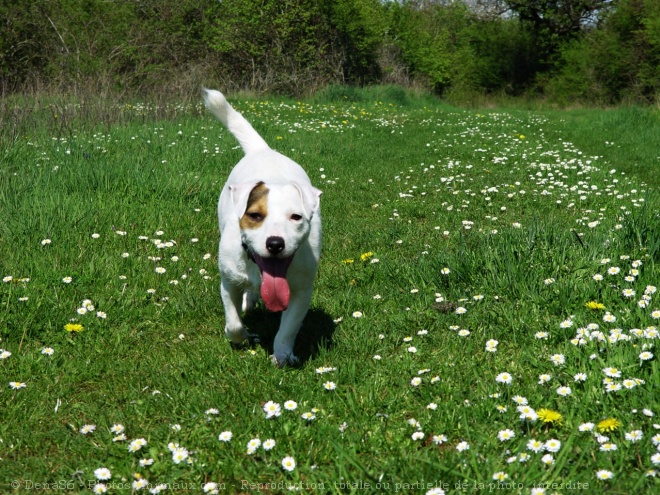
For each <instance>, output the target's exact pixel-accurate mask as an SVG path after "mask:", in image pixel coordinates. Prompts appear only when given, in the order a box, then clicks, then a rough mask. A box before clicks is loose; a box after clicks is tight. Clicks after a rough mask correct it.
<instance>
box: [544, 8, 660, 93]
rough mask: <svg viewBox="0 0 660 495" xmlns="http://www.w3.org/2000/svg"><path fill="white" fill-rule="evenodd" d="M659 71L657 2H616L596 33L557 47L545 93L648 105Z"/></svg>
mask: <svg viewBox="0 0 660 495" xmlns="http://www.w3.org/2000/svg"><path fill="white" fill-rule="evenodd" d="M659 67H660V4H658V3H657V2H655V1H653V0H621V2H620V3H619V5H618V8H617V9H616V10H614V11H612V12H611V13H610V14H609V15H608V16H607V17H606V18H605V19H604V20H603V22H602V26H601V27H600V28H599V29H594V30H591V31H590V32H589V33H587V34H586V35H585V36H584V37H583V38H581V39H576V40H573V41H571V42H570V43H568V44H566V45H564V46H563V48H562V51H561V58H560V61H559V63H558V71H557V74H556V75H555V77H554V78H553V79H552V80H551V81H550V84H549V90H550V92H551V94H552V95H553V97H554V98H557V99H562V98H563V99H565V100H575V99H581V100H585V101H592V102H595V103H600V104H614V103H617V102H619V101H621V100H628V101H634V102H638V103H652V102H654V101H656V99H657V97H658V94H660V69H659Z"/></svg>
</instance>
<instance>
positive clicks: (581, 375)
mask: <svg viewBox="0 0 660 495" xmlns="http://www.w3.org/2000/svg"><path fill="white" fill-rule="evenodd" d="M573 380H575V381H576V382H584V381H586V380H587V374H586V373H576V374H575V375H573Z"/></svg>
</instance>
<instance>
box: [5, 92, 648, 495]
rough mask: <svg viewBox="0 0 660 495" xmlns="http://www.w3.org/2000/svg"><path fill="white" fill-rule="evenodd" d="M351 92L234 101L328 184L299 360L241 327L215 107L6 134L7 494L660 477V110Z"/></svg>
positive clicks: (617, 486) (130, 114)
mask: <svg viewBox="0 0 660 495" xmlns="http://www.w3.org/2000/svg"><path fill="white" fill-rule="evenodd" d="M345 96H346V95H344V97H342V96H341V95H340V96H339V97H338V98H335V99H331V98H330V99H325V100H324V99H319V100H316V101H308V102H294V101H284V102H282V101H280V100H279V99H273V100H240V99H239V100H233V103H234V104H235V107H236V108H237V109H238V110H239V111H241V112H243V113H244V115H245V116H246V117H247V118H248V119H249V120H250V121H251V122H252V123H253V125H254V126H255V128H257V130H259V132H261V133H262V135H263V136H264V138H265V139H266V140H267V141H268V142H269V143H270V144H271V145H272V146H273V147H274V148H276V149H277V150H279V151H281V152H283V153H285V154H286V155H288V156H290V157H291V158H293V159H294V160H296V161H298V162H299V163H300V164H301V165H303V167H305V169H306V170H307V171H308V173H309V175H310V177H311V179H312V182H313V183H314V184H315V185H316V186H317V187H318V188H320V189H322V190H323V196H322V211H323V222H324V248H323V256H322V261H321V265H320V268H319V275H318V279H317V281H316V286H315V287H316V288H315V293H314V298H313V302H312V309H311V311H310V313H309V314H308V317H307V319H306V321H305V324H304V327H303V330H302V331H301V333H300V334H299V337H298V341H297V344H296V346H297V347H296V353H297V354H298V355H299V356H301V357H303V358H304V360H303V364H302V365H301V366H300V367H299V368H294V369H277V368H275V367H274V366H272V365H271V364H270V361H269V359H268V356H269V354H270V352H271V351H272V350H271V349H269V346H270V345H271V343H272V339H273V334H274V331H275V329H276V328H277V320H278V316H277V315H273V314H267V313H266V312H265V311H264V310H262V309H257V310H256V311H255V312H254V313H253V314H251V315H248V317H247V323H248V325H249V326H250V328H251V330H253V331H255V332H257V333H259V334H260V336H261V344H260V345H257V346H255V347H254V348H247V347H246V348H244V349H239V350H232V349H231V348H230V346H229V344H228V343H227V341H226V340H225V338H224V333H223V312H222V307H221V303H220V297H219V290H218V287H219V276H218V270H217V253H216V250H217V241H218V230H217V229H218V228H217V220H216V203H217V196H218V194H219V191H220V189H221V187H222V184H223V182H224V179H225V178H226V177H227V175H228V173H229V170H230V169H231V167H232V166H233V165H234V164H235V163H236V162H237V161H238V160H239V159H240V157H241V151H240V149H239V148H238V146H237V143H236V142H235V141H234V140H233V138H232V136H231V135H230V134H229V133H227V132H226V131H225V130H224V129H223V128H222V126H221V124H220V123H219V122H216V121H215V120H213V118H212V117H211V116H210V115H207V114H206V113H204V111H203V109H202V108H201V106H193V107H180V108H178V107H177V108H174V110H172V111H171V113H170V114H169V118H167V119H159V118H158V115H159V112H158V109H154V108H149V107H147V106H139V105H134V106H127V105H121V106H120V105H113V104H112V103H111V102H105V103H104V105H105V106H104V108H105V113H104V114H102V115H101V114H99V119H101V118H102V119H103V120H94V119H91V118H90V117H89V116H85V115H84V113H85V107H75V106H73V107H66V109H65V110H66V111H65V112H64V114H62V112H61V110H60V109H61V108H63V107H60V106H56V105H51V106H50V107H46V110H45V111H43V112H41V111H37V110H34V111H33V113H32V114H30V115H28V116H27V117H24V120H23V121H21V122H18V120H17V121H15V122H14V125H13V127H11V128H10V126H8V125H7V126H5V128H4V131H0V132H2V133H3V134H2V137H1V138H0V139H2V146H1V151H0V211H1V212H2V213H1V220H0V266H1V273H0V276H1V277H4V278H3V281H2V283H0V307H1V309H0V336H1V337H2V341H1V342H0V348H1V349H2V350H1V351H0V353H1V354H0V415H1V417H2V420H1V421H0V439H1V443H0V458H1V460H0V492H2V493H24V492H25V493H27V492H34V491H39V492H40V493H55V492H57V493H62V492H68V493H78V492H82V493H90V492H93V491H94V492H98V493H101V492H103V491H105V490H107V492H108V493H129V492H133V491H134V492H136V493H148V492H151V493H157V492H158V491H163V492H168V493H214V492H219V493H285V492H286V493H288V492H291V491H299V492H300V493H356V494H357V493H359V494H363V493H443V491H444V493H451V494H454V493H522V494H529V493H533V494H541V493H545V494H550V493H561V494H569V493H570V494H575V493H581V494H582V493H584V494H590V493H605V492H607V493H613V494H641V493H658V492H660V451H659V450H658V449H659V446H660V373H659V371H660V370H659V369H658V349H657V348H656V347H655V346H656V345H657V342H658V337H659V335H660V333H659V329H658V325H659V324H660V302H659V301H660V295H659V294H658V292H657V291H656V287H657V286H658V285H660V266H659V264H658V263H659V261H660V227H659V225H660V217H659V213H658V212H659V211H660V197H659V196H658V194H657V192H656V190H657V185H658V183H659V181H658V176H659V175H660V174H658V167H659V166H660V118H659V117H658V114H657V112H656V113H655V114H654V113H652V112H651V111H644V110H639V109H619V110H610V111H596V110H591V111H586V110H582V111H574V112H564V113H561V112H556V111H553V112H550V111H546V112H544V111H536V112H532V111H524V110H511V111H503V110H459V109H456V108H451V107H447V106H443V105H441V104H439V103H434V102H432V101H429V100H415V99H412V98H411V97H402V96H401V95H400V94H399V93H396V92H390V93H388V92H387V91H385V92H384V93H382V94H377V95H376V96H373V97H371V98H369V97H368V94H367V96H362V97H361V98H349V97H345ZM349 96H351V95H349ZM352 96H355V94H353V95H352ZM351 99H353V100H357V101H351ZM75 113H80V114H83V116H82V117H76V116H75V115H74V114H75ZM12 115H18V113H17V111H14V113H13V114H12ZM5 117H7V115H5ZM4 121H5V123H7V122H10V119H9V118H8V117H7V118H5V119H4ZM19 124H20V125H19ZM655 131H658V132H655ZM214 483H215V485H214Z"/></svg>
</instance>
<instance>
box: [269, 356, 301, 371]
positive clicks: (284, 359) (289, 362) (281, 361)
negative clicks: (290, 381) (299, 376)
mask: <svg viewBox="0 0 660 495" xmlns="http://www.w3.org/2000/svg"><path fill="white" fill-rule="evenodd" d="M270 361H271V363H273V364H274V365H275V366H277V367H278V368H284V367H286V366H297V365H298V364H300V359H298V357H296V356H295V355H294V354H293V353H291V354H284V355H281V356H277V355H275V354H273V355H272V356H271V357H270Z"/></svg>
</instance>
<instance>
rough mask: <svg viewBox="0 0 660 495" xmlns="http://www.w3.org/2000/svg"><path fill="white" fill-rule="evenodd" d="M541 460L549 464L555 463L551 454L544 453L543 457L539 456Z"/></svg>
mask: <svg viewBox="0 0 660 495" xmlns="http://www.w3.org/2000/svg"><path fill="white" fill-rule="evenodd" d="M541 462H542V463H543V464H546V465H548V466H549V465H551V464H554V463H555V458H554V457H553V456H552V454H545V455H544V456H543V457H541Z"/></svg>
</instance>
